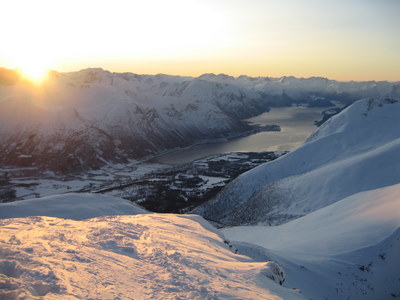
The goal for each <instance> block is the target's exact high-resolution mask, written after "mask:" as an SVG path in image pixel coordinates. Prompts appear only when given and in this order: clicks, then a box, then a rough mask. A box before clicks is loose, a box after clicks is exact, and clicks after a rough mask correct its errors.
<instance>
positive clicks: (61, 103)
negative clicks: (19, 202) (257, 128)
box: [0, 69, 400, 173]
mask: <svg viewBox="0 0 400 300" xmlns="http://www.w3.org/2000/svg"><path fill="white" fill-rule="evenodd" d="M1 74H2V72H0V145H1V146H0V163H2V164H7V165H17V166H35V167H38V168H42V169H51V170H53V171H56V172H62V173H70V172H76V171H82V170H87V169H96V168H98V167H99V166H103V165H104V164H106V163H109V162H126V160H127V159H129V158H142V157H145V156H148V155H152V154H154V153H160V152H162V151H165V150H168V149H171V148H176V147H182V146H188V145H190V144H193V143H195V142H199V141H201V140H205V139H210V138H216V137H226V136H229V135H235V134H238V133H240V132H243V131H246V130H249V126H248V124H246V123H244V122H242V121H241V120H242V119H244V118H247V117H251V116H255V115H258V114H260V113H262V112H264V111H266V110H267V109H268V107H269V106H272V105H275V106H291V105H308V106H331V105H332V103H336V104H340V105H346V104H349V103H352V102H353V101H355V100H357V99H360V98H361V97H365V95H367V96H381V97H392V98H394V99H400V83H398V82H397V83H396V82H394V83H390V82H337V81H333V80H328V79H325V78H294V77H282V78H268V77H267V78H261V77H260V78H251V77H247V76H240V77H238V78H233V77H230V76H227V75H223V74H220V75H214V74H205V75H202V76H200V77H197V78H192V77H180V76H168V75H162V74H159V75H154V76H153V75H137V74H132V73H111V72H108V71H104V70H102V69H86V70H81V71H79V72H71V73H57V72H54V73H53V75H52V79H51V80H49V81H48V82H47V83H46V84H44V85H42V86H41V87H40V88H38V87H36V86H30V85H27V84H26V83H20V84H1V82H2V80H1V76H2V75H1ZM6 81H7V80H6ZM7 82H8V81H7Z"/></svg>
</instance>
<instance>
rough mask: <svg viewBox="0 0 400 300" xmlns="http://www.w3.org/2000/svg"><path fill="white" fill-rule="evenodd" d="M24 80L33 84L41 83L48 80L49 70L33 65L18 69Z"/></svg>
mask: <svg viewBox="0 0 400 300" xmlns="http://www.w3.org/2000/svg"><path fill="white" fill-rule="evenodd" d="M18 70H19V72H20V73H21V74H22V76H23V77H24V79H27V80H29V81H31V82H33V83H41V82H43V81H45V80H46V78H47V76H48V73H49V70H48V69H47V68H45V67H43V66H41V65H36V64H34V63H33V64H31V65H26V66H24V67H22V68H18Z"/></svg>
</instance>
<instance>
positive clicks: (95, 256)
mask: <svg viewBox="0 0 400 300" xmlns="http://www.w3.org/2000/svg"><path fill="white" fill-rule="evenodd" d="M0 224H1V227H0V233H1V234H0V285H1V289H0V298H1V299H22V298H24V299H31V298H32V299H36V298H34V297H40V298H39V299H286V300H288V299H304V298H303V297H302V296H301V295H300V294H299V293H298V292H296V291H292V290H289V289H287V288H284V287H282V286H280V285H279V283H278V281H279V280H282V279H283V276H284V275H283V273H282V271H281V269H280V267H279V266H278V265H277V264H276V263H274V262H270V261H264V262H255V261H253V260H252V259H250V258H249V257H246V256H243V255H239V254H235V253H233V252H232V251H231V249H230V248H229V246H228V245H227V244H226V243H224V240H223V238H222V237H221V235H219V234H218V233H217V232H216V231H215V229H213V228H212V227H211V226H210V225H209V224H208V223H207V222H206V221H204V220H203V219H202V218H200V217H198V216H188V215H186V216H179V215H161V214H145V215H136V216H114V217H101V218H95V219H89V220H85V221H74V220H66V219H59V218H51V217H29V218H21V219H5V220H1V221H0ZM274 280H275V281H274Z"/></svg>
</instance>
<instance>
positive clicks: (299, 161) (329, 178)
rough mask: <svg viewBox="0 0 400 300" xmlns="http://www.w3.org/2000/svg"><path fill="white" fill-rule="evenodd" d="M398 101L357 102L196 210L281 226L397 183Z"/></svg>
mask: <svg viewBox="0 0 400 300" xmlns="http://www.w3.org/2000/svg"><path fill="white" fill-rule="evenodd" d="M399 116H400V102H399V101H397V100H393V99H388V98H377V99H372V98H369V99H364V100H360V101H358V102H356V103H354V104H353V105H351V106H350V107H348V108H347V109H345V110H344V111H342V112H341V113H340V114H338V115H336V116H334V117H333V118H331V119H330V120H328V121H327V122H326V123H324V124H323V125H322V126H321V127H320V128H319V129H318V130H317V131H316V132H315V133H314V134H312V136H311V137H310V138H309V139H308V140H307V141H306V143H305V144H304V145H303V146H301V147H300V148H298V149H296V150H295V151H293V152H291V153H289V154H287V155H285V156H283V157H281V158H279V159H277V160H275V161H272V162H269V163H266V164H263V165H261V166H259V167H257V168H255V169H253V170H251V171H249V172H247V173H245V174H242V175H241V176H240V177H238V178H237V179H236V180H234V181H233V182H231V183H230V184H229V185H227V186H226V187H225V188H224V190H223V191H222V192H220V194H218V195H217V197H216V198H215V199H213V200H211V201H210V202H208V203H206V204H205V205H203V206H202V207H199V208H198V209H195V210H194V212H195V213H198V214H201V215H202V216H204V217H205V218H206V219H210V220H215V221H218V222H220V223H222V224H224V225H231V226H232V225H233V226H236V225H256V224H281V223H284V222H287V221H288V220H291V219H295V218H298V217H301V216H304V215H306V214H308V213H310V212H312V211H315V210H317V209H320V208H323V207H325V206H328V205H330V204H332V203H335V202H336V201H339V200H341V199H343V198H345V197H348V196H350V195H353V194H355V193H358V192H362V191H368V190H371V189H376V188H380V187H385V186H389V185H393V184H396V183H399V182H400V161H399V159H398V154H399V153H400V118H399Z"/></svg>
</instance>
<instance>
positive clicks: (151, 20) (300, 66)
mask: <svg viewBox="0 0 400 300" xmlns="http://www.w3.org/2000/svg"><path fill="white" fill-rule="evenodd" d="M3 6H4V7H3V11H4V13H5V14H4V16H3V18H2V19H1V20H0V25H1V26H2V27H3V28H7V30H6V31H5V32H4V35H3V41H4V45H7V46H6V47H2V48H1V49H0V65H2V66H4V67H6V68H10V69H13V68H19V69H22V70H24V71H25V72H26V73H27V74H31V75H32V76H35V75H37V74H38V73H39V72H40V71H42V70H44V69H54V70H58V71H60V72H69V71H75V70H80V69H85V68H88V67H100V68H103V69H106V70H109V71H111V72H134V73H138V74H158V73H163V74H170V75H181V76H194V77H196V76H199V75H201V74H204V73H215V74H219V73H224V74H229V75H231V76H239V75H248V76H252V77H259V76H261V77H281V76H295V77H306V78H307V77H327V78H330V79H334V80H339V81H349V80H355V81H370V80H376V81H382V80H384V81H399V80H400V71H399V70H400V39H399V38H398V37H397V36H398V31H399V29H400V19H399V18H398V17H397V15H398V13H399V12H400V1H396V0H382V1H372V0H351V1H345V0H338V1H334V2H322V1H317V0H303V1H299V0H287V1H272V0H264V1H262V0H250V1H245V0H231V1H227V0H214V1H211V0H203V1H196V0H185V1H183V0H171V1H168V2H166V1H161V0H149V1H146V2H144V1H127V0H117V1H114V2H113V3H112V4H110V3H109V2H108V1H92V0H87V1H84V2H82V1H77V0H72V1H49V0H38V1H34V2H33V1H24V0H16V1H9V2H7V3H5V4H4V5H3Z"/></svg>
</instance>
